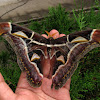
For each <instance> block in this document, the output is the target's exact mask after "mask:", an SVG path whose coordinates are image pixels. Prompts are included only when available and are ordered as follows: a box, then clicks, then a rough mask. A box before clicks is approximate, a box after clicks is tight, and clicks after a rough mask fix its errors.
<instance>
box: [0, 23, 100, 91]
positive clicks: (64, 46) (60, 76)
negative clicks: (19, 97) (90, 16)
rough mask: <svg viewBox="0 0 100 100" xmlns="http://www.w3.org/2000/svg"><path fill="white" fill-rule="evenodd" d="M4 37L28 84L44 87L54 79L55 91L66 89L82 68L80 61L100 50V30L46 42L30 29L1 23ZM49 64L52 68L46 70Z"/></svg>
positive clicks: (0, 32) (51, 38)
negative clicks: (79, 66) (70, 80)
mask: <svg viewBox="0 0 100 100" xmlns="http://www.w3.org/2000/svg"><path fill="white" fill-rule="evenodd" d="M46 32H47V31H46ZM47 33H48V34H49V32H47ZM0 35H1V36H2V37H3V38H4V39H5V40H7V41H8V43H9V44H10V45H11V46H12V48H13V49H14V51H15V53H16V56H17V62H18V65H19V67H20V69H21V70H22V71H26V73H27V80H28V82H29V83H30V85H31V86H33V87H40V86H41V84H42V79H43V77H46V78H48V79H52V85H51V87H52V88H53V87H54V88H55V89H59V88H61V87H63V86H64V84H65V83H66V81H67V80H68V79H69V78H70V77H71V76H72V75H73V73H74V71H75V70H76V68H77V67H78V63H79V60H80V59H81V58H83V57H84V56H85V55H86V54H87V53H88V52H89V51H90V50H92V49H94V48H97V47H100V30H99V29H93V30H92V29H90V30H85V31H80V32H75V33H71V34H69V35H64V36H63V37H59V38H53V36H47V37H48V38H45V37H43V36H41V35H40V34H38V33H36V32H34V31H32V30H29V29H27V28H24V27H21V26H19V25H16V24H13V23H10V22H3V23H0ZM47 60H49V62H48V63H49V65H50V66H49V67H48V66H46V67H44V66H45V63H46V61H47Z"/></svg>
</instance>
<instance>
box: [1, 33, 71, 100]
mask: <svg viewBox="0 0 100 100" xmlns="http://www.w3.org/2000/svg"><path fill="white" fill-rule="evenodd" d="M52 32H54V31H52ZM52 32H50V34H51V33H52ZM55 35H56V34H55ZM55 37H57V36H55ZM59 37H60V36H59ZM45 66H47V65H46V64H45ZM70 82H71V79H69V80H68V81H67V82H66V84H65V85H64V86H63V87H62V88H60V89H59V90H55V89H54V88H53V89H51V84H52V80H51V79H47V78H45V77H44V78H43V81H42V85H41V86H40V87H39V88H33V87H31V86H30V85H29V83H28V82H27V79H26V73H25V72H22V73H21V76H20V78H19V82H18V85H17V88H16V91H15V93H14V92H13V91H12V90H11V89H10V87H9V86H8V85H7V84H6V83H5V81H4V78H3V76H2V75H1V73H0V100H70V93H69V90H70Z"/></svg>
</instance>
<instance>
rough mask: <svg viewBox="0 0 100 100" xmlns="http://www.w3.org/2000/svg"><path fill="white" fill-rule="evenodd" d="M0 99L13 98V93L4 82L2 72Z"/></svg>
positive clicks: (10, 99) (12, 99) (8, 99)
mask: <svg viewBox="0 0 100 100" xmlns="http://www.w3.org/2000/svg"><path fill="white" fill-rule="evenodd" d="M0 100H14V93H13V91H12V90H11V89H10V87H9V86H8V85H7V84H6V83H5V81H4V78H3V76H2V74H1V73H0Z"/></svg>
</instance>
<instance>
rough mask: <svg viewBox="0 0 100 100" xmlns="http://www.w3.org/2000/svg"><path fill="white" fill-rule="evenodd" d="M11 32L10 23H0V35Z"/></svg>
mask: <svg viewBox="0 0 100 100" xmlns="http://www.w3.org/2000/svg"><path fill="white" fill-rule="evenodd" d="M10 31H11V23H10V22H2V23H0V35H2V34H4V33H7V32H10Z"/></svg>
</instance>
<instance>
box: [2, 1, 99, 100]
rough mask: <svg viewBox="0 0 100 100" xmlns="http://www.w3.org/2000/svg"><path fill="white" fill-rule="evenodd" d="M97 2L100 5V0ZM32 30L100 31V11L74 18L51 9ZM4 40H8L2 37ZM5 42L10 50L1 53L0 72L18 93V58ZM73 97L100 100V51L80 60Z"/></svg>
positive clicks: (33, 22)
mask: <svg viewBox="0 0 100 100" xmlns="http://www.w3.org/2000/svg"><path fill="white" fill-rule="evenodd" d="M95 2H96V6H98V4H99V2H98V0H95ZM29 28H30V29H32V30H34V31H36V32H38V33H40V34H43V33H45V30H47V31H50V30H52V29H57V30H58V31H59V32H60V33H64V34H70V33H72V32H75V31H80V30H85V29H90V28H92V29H94V28H96V29H97V28H98V29H100V9H99V11H98V12H95V11H94V10H93V8H92V7H91V9H90V12H86V11H84V10H83V8H82V10H81V11H78V12H75V10H73V15H70V13H69V12H67V13H66V12H65V9H64V8H62V7H61V6H60V5H59V6H57V7H55V8H49V13H48V16H47V17H46V18H45V19H43V20H42V21H40V22H38V21H32V22H31V25H30V26H29ZM0 40H1V41H4V40H3V39H2V38H0ZM4 42H5V44H6V47H7V49H8V51H3V52H2V53H0V72H1V73H2V74H3V76H4V78H5V80H6V82H7V83H8V84H9V85H10V87H11V88H12V89H13V91H15V88H16V85H17V82H18V78H19V76H20V73H21V71H20V69H19V67H18V65H17V63H16V55H15V54H14V52H13V50H12V49H11V47H10V46H9V44H8V43H7V42H6V41H4ZM70 94H71V98H72V100H79V99H80V100H100V48H96V49H94V50H92V51H91V52H89V53H88V54H87V55H86V56H85V57H84V58H83V59H82V60H81V61H80V64H79V67H78V68H77V70H76V71H75V73H74V75H73V76H72V78H71V89H70Z"/></svg>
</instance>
